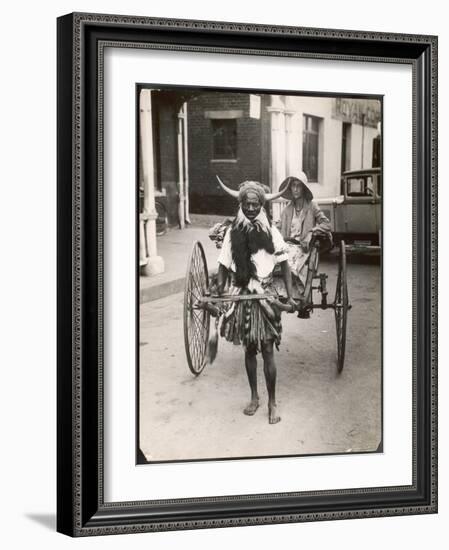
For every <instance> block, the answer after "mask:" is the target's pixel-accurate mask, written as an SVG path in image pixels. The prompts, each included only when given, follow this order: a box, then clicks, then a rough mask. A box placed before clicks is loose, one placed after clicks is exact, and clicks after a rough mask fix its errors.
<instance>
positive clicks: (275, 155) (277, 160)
mask: <svg viewBox="0 0 449 550" xmlns="http://www.w3.org/2000/svg"><path fill="white" fill-rule="evenodd" d="M267 110H268V112H269V113H271V191H272V192H273V193H275V192H276V191H277V190H278V188H279V185H280V184H281V183H282V182H283V181H284V179H285V177H286V174H285V145H286V143H285V114H284V111H285V107H284V102H283V101H282V99H281V97H280V96H278V95H272V96H271V105H270V106H269V107H267ZM280 215H281V204H280V202H278V201H276V202H274V203H273V221H275V222H277V221H279V219H280Z"/></svg>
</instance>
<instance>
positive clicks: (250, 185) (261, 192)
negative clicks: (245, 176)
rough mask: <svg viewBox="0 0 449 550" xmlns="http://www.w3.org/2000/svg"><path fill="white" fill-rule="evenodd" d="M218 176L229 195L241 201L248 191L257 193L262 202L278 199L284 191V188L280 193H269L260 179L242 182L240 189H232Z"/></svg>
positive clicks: (219, 181)
mask: <svg viewBox="0 0 449 550" xmlns="http://www.w3.org/2000/svg"><path fill="white" fill-rule="evenodd" d="M216 178H217V180H218V183H219V184H220V186H221V188H222V189H223V190H224V191H226V193H227V194H228V195H231V197H234V199H238V201H239V202H242V200H243V198H244V197H245V195H246V193H248V192H249V191H253V192H254V193H256V194H257V196H258V197H259V199H260V202H261V203H262V204H264V203H265V202H268V201H272V200H274V199H277V198H278V197H280V196H281V195H282V193H283V192H284V190H282V191H280V192H279V193H267V192H266V191H265V186H264V185H262V184H261V183H259V182H258V181H244V182H243V183H241V184H240V186H239V188H238V190H237V189H230V188H229V187H227V186H226V185H225V184H224V183H223V182H222V181H221V179H220V178H219V177H218V176H216Z"/></svg>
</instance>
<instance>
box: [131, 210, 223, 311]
mask: <svg viewBox="0 0 449 550" xmlns="http://www.w3.org/2000/svg"><path fill="white" fill-rule="evenodd" d="M216 218H217V219H216V220H210V221H209V220H207V222H208V223H205V220H204V221H199V220H192V222H193V224H192V225H189V226H187V227H186V228H185V229H177V228H173V229H170V230H169V231H168V232H167V233H166V234H165V235H162V236H160V237H157V253H158V255H159V256H162V258H163V259H164V262H165V271H164V273H161V274H160V275H154V276H153V277H145V276H140V303H144V302H151V301H152V300H158V299H159V298H164V297H165V296H169V295H170V294H174V293H176V292H182V291H183V290H184V279H185V276H186V270H187V262H188V259H189V256H190V252H191V250H192V246H193V243H194V242H195V241H200V242H201V244H202V245H203V248H204V252H205V253H206V258H207V267H208V270H209V273H211V272H214V271H215V270H216V268H217V258H218V254H219V252H220V251H219V250H218V249H217V248H216V247H215V244H214V243H213V242H212V241H211V240H210V239H209V237H208V234H209V228H210V227H212V225H213V222H214V221H220V219H224V218H220V217H219V216H217V217H216Z"/></svg>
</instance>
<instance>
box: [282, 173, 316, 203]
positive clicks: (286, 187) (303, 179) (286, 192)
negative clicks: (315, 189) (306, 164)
mask: <svg viewBox="0 0 449 550" xmlns="http://www.w3.org/2000/svg"><path fill="white" fill-rule="evenodd" d="M294 181H299V182H300V183H302V187H303V189H304V198H305V200H307V201H311V200H312V199H313V193H312V191H311V190H310V189H309V188H308V187H307V183H308V182H307V176H306V175H305V174H304V172H299V174H298V175H297V176H288V177H287V178H285V180H284V181H283V182H282V183H281V185H280V186H279V191H282V197H284V199H287V200H289V201H292V200H293V195H292V191H291V189H290V186H291V184H292V183H293V182H294Z"/></svg>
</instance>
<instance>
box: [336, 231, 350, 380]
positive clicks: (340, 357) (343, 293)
mask: <svg viewBox="0 0 449 550" xmlns="http://www.w3.org/2000/svg"><path fill="white" fill-rule="evenodd" d="M334 305H335V310H334V311H335V326H336V329H337V369H338V372H341V371H342V370H343V366H344V364H345V348H346V321H347V316H348V309H349V307H350V306H349V299H348V284H347V280H346V247H345V242H344V241H340V259H339V265H338V278H337V288H336V290H335V302H334Z"/></svg>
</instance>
